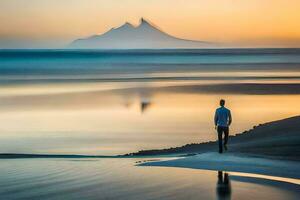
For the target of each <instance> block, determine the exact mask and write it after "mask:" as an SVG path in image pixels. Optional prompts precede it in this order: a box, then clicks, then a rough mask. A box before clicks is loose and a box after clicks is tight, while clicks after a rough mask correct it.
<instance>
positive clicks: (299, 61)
mask: <svg viewBox="0 0 300 200" xmlns="http://www.w3.org/2000/svg"><path fill="white" fill-rule="evenodd" d="M273 70H276V71H300V49H211V50H139V51H138V50H110V51H109V50H107V51H104V50H0V75H1V76H4V75H5V76H8V75H10V76H11V75H19V76H21V77H22V75H23V76H25V75H26V76H28V75H35V76H49V75H52V76H55V75H66V76H71V75H83V74H85V75H94V76H95V75H103V74H124V73H126V74H128V73H129V74H133V73H156V72H160V73H162V72H182V71H184V72H205V71H213V72H217V71H220V72H222V71H273Z"/></svg>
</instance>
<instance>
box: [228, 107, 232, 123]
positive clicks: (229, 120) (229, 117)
mask: <svg viewBox="0 0 300 200" xmlns="http://www.w3.org/2000/svg"><path fill="white" fill-rule="evenodd" d="M231 122H232V116H231V112H230V110H229V113H228V126H230V124H231Z"/></svg>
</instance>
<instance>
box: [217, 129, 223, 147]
mask: <svg viewBox="0 0 300 200" xmlns="http://www.w3.org/2000/svg"><path fill="white" fill-rule="evenodd" d="M222 134H223V129H222V128H221V127H220V126H218V141H219V153H223V142H222Z"/></svg>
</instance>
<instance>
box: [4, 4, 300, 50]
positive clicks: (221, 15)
mask: <svg viewBox="0 0 300 200" xmlns="http://www.w3.org/2000/svg"><path fill="white" fill-rule="evenodd" d="M299 8H300V1H298V0H289V1H285V0H210V1H207V0H189V1H184V0H151V1H148V0H73V1H69V0H60V1H56V0H1V2H0V11H1V12H0V21H1V26H0V48H5V47H14V46H15V47H22V46H23V47H24V46H25V47H26V46H27V45H29V43H30V45H32V46H34V45H37V46H47V45H49V46H50V47H58V48H61V47H63V46H64V45H66V44H67V43H69V42H70V41H72V40H74V39H77V38H81V37H86V36H90V35H94V34H101V33H103V32H105V31H107V30H109V29H111V28H112V27H117V26H120V25H122V24H123V23H125V22H126V21H128V22H130V23H132V24H138V21H139V19H140V18H141V17H145V18H146V19H148V20H150V21H151V22H153V23H154V24H156V25H157V26H159V27H160V28H161V29H162V30H164V31H165V32H168V33H169V34H172V35H174V36H177V37H181V38H186V39H193V40H206V41H214V42H220V43H226V44H229V45H239V46H287V47H299V46H300V26H299V21H300V12H299ZM30 45H29V46H30Z"/></svg>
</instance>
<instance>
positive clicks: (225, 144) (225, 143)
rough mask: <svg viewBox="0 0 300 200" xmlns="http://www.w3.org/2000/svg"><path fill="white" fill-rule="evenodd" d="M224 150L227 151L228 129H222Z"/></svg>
mask: <svg viewBox="0 0 300 200" xmlns="http://www.w3.org/2000/svg"><path fill="white" fill-rule="evenodd" d="M224 135H225V136H224V149H225V150H226V151H227V143H228V137H229V128H228V127H224Z"/></svg>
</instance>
